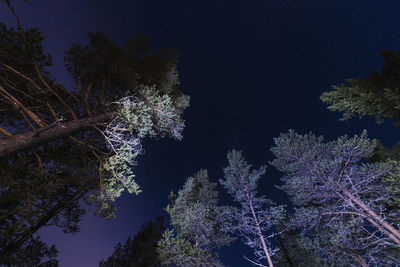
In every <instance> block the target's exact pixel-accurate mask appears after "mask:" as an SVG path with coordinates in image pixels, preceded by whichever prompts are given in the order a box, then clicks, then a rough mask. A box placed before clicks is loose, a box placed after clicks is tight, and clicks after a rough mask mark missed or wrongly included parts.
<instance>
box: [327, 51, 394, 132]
mask: <svg viewBox="0 0 400 267" xmlns="http://www.w3.org/2000/svg"><path fill="white" fill-rule="evenodd" d="M381 54H382V58H383V59H384V66H383V68H382V71H381V72H380V73H379V72H376V71H374V72H372V73H371V74H370V75H369V76H368V77H366V78H355V79H354V78H353V79H348V80H347V84H340V85H334V86H332V89H333V90H332V91H329V92H324V93H323V94H322V95H321V100H322V101H323V102H324V103H325V104H328V105H329V106H328V108H329V109H330V110H332V111H342V112H344V114H343V120H348V119H349V118H351V117H353V116H354V115H357V114H358V115H359V116H360V117H362V116H374V117H376V119H377V121H378V122H382V121H383V119H385V118H389V119H392V120H393V121H394V123H395V124H396V125H399V124H400V105H399V103H400V76H399V74H400V53H399V52H396V51H388V50H387V51H382V53H381Z"/></svg>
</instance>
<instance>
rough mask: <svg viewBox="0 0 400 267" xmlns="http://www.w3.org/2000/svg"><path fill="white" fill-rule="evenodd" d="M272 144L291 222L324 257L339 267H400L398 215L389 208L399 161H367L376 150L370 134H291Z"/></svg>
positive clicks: (399, 221)
mask: <svg viewBox="0 0 400 267" xmlns="http://www.w3.org/2000/svg"><path fill="white" fill-rule="evenodd" d="M274 140H275V145H276V146H275V147H273V148H272V149H271V151H272V152H273V154H274V155H275V159H274V160H273V161H272V165H273V166H275V167H276V168H277V169H278V170H280V171H282V172H284V173H285V174H286V175H285V176H284V177H283V178H282V181H283V182H284V185H283V186H282V187H281V188H282V189H283V190H285V191H286V193H287V194H288V195H289V197H290V198H291V200H292V202H293V204H294V205H295V206H296V213H295V215H294V219H293V221H294V223H295V225H296V226H297V227H299V228H301V229H303V232H304V233H308V234H309V235H311V236H313V235H314V236H315V237H317V238H318V240H319V241H322V242H320V247H319V249H320V251H321V253H322V254H323V255H324V256H325V257H333V258H335V257H336V260H337V262H339V263H340V264H339V265H341V266H346V265H347V266H359V265H360V264H361V265H363V266H367V265H373V266H377V265H380V264H381V265H382V264H383V265H385V264H389V265H390V264H400V262H399V259H400V229H399V228H398V225H399V223H400V220H399V218H400V216H399V215H400V214H399V212H398V210H392V209H387V208H386V207H387V205H386V204H387V201H388V200H389V199H391V196H392V195H391V192H390V190H388V184H387V182H386V179H387V178H388V177H390V176H392V175H394V176H398V175H399V174H400V173H398V171H399V169H398V168H397V162H395V161H392V160H386V161H382V162H374V163H367V162H365V161H364V159H366V158H369V157H370V156H371V155H372V153H373V151H374V149H375V142H374V141H373V140H369V139H368V138H367V135H366V132H364V133H363V134H361V135H360V136H355V137H353V138H348V137H346V136H344V137H340V138H338V140H336V141H332V142H327V143H325V142H324V141H323V138H322V137H316V136H315V135H313V134H306V135H299V134H297V133H295V132H294V131H289V133H287V134H281V136H280V137H279V138H275V139H274ZM317 243H318V242H317Z"/></svg>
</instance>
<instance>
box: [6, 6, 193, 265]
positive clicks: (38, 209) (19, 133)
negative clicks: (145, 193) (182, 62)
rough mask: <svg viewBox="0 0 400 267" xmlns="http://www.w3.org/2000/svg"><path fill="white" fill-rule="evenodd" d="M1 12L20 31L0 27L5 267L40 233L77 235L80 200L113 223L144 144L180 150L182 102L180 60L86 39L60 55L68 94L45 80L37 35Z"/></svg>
mask: <svg viewBox="0 0 400 267" xmlns="http://www.w3.org/2000/svg"><path fill="white" fill-rule="evenodd" d="M0 4H4V3H0ZM5 4H6V5H7V6H8V7H9V9H10V11H11V12H12V14H14V15H15V17H16V21H17V27H16V28H15V29H14V28H12V27H7V26H6V25H4V24H2V23H0V135H2V136H1V137H0V165H1V166H2V168H1V169H0V175H1V177H2V179H0V263H4V264H7V263H8V262H10V261H11V260H12V259H18V258H21V255H22V254H21V253H22V252H23V251H24V250H25V249H24V248H25V247H26V246H27V245H28V243H27V242H30V241H29V240H32V236H33V235H34V234H35V233H36V232H37V231H38V230H39V229H40V228H42V227H45V226H47V225H55V226H58V227H60V228H61V229H62V230H63V231H65V232H66V233H76V232H78V231H79V227H78V225H77V224H78V222H79V220H80V218H81V216H82V214H84V213H85V212H86V209H85V208H83V207H82V205H81V204H82V201H81V200H82V199H83V200H85V201H86V202H88V203H89V204H91V203H93V202H94V203H95V204H96V205H97V212H96V214H98V215H100V216H101V217H103V218H106V219H109V218H112V217H113V216H114V210H115V207H114V204H113V203H114V200H115V199H116V198H118V197H119V196H120V195H121V194H122V192H123V191H128V192H130V193H136V194H138V193H139V192H140V191H141V190H140V188H139V185H138V184H137V183H136V181H135V177H134V173H133V171H132V168H133V167H134V166H135V165H136V164H137V157H138V156H139V155H140V153H141V152H142V146H141V140H142V138H144V137H146V136H148V137H151V138H161V137H165V136H169V137H172V138H174V139H178V140H180V139H181V138H182V130H183V127H184V121H183V112H184V110H185V108H186V107H187V106H188V103H189V98H188V96H185V95H184V94H183V91H182V87H181V85H180V84H179V79H178V72H177V69H176V64H177V58H178V54H177V53H176V52H175V51H174V50H173V49H171V48H166V49H163V50H162V51H154V50H153V49H151V47H150V45H149V41H148V40H147V39H146V38H144V37H143V36H139V37H138V38H135V39H131V40H129V41H127V42H126V43H125V45H124V46H120V45H118V44H116V43H115V42H112V41H111V40H110V39H108V37H107V36H106V35H105V34H102V33H89V34H88V37H89V44H88V45H78V44H74V45H72V47H71V48H70V49H67V50H66V54H65V65H66V68H67V71H68V73H69V74H70V75H71V76H72V78H73V81H74V88H65V87H64V86H63V85H61V84H59V83H58V82H57V79H56V77H53V76H52V75H51V74H50V72H49V67H51V66H52V60H51V55H49V54H47V53H46V52H45V50H44V47H43V40H44V38H43V36H42V34H41V32H40V31H39V30H38V29H35V28H33V29H26V30H25V29H24V28H23V27H22V23H21V20H20V19H19V17H18V16H17V14H16V11H15V9H14V7H13V6H12V4H11V1H8V0H7V1H5ZM36 244H37V242H36ZM35 247H36V248H38V247H43V246H35ZM3 259H5V260H3Z"/></svg>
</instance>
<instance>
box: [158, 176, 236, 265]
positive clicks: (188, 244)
mask: <svg viewBox="0 0 400 267" xmlns="http://www.w3.org/2000/svg"><path fill="white" fill-rule="evenodd" d="M215 187H216V183H211V182H210V181H209V178H208V174H207V171H206V170H200V171H199V172H197V173H196V174H195V175H194V176H193V177H189V178H188V179H187V180H186V183H185V184H184V185H183V188H182V189H181V190H179V192H178V195H177V196H175V194H173V193H171V194H170V204H169V205H168V206H167V208H166V211H167V212H168V214H169V215H170V218H171V225H172V227H173V230H168V231H166V232H165V233H164V236H163V239H162V240H161V241H160V242H159V251H160V256H161V259H162V262H163V264H166V265H171V264H172V265H177V266H222V264H221V263H220V261H219V257H218V255H217V254H216V253H215V252H214V251H215V249H217V248H219V247H221V246H225V245H228V244H229V243H230V242H231V241H232V240H233V239H232V238H231V237H230V236H228V235H226V234H225V233H224V231H223V229H222V227H221V223H220V222H221V221H222V220H223V217H222V213H223V210H224V209H225V207H223V206H218V192H217V191H216V190H215Z"/></svg>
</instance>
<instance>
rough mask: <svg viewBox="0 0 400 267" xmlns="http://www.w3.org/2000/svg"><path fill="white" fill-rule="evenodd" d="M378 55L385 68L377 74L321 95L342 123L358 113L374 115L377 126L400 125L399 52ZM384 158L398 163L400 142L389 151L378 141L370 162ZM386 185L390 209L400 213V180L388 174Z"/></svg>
mask: <svg viewBox="0 0 400 267" xmlns="http://www.w3.org/2000/svg"><path fill="white" fill-rule="evenodd" d="M381 55H382V58H383V60H384V65H383V68H382V70H381V71H380V72H378V71H373V72H371V74H369V75H368V76H367V77H365V78H352V79H348V80H347V83H346V84H340V85H334V86H332V89H333V90H331V91H327V92H324V93H323V94H322V95H321V100H322V101H323V102H324V103H325V104H327V105H328V109H329V110H332V111H341V112H344V113H343V118H342V120H348V119H349V118H351V117H353V116H354V115H357V114H358V115H359V117H360V118H362V117H363V116H374V117H375V118H376V120H377V122H378V123H381V122H383V120H384V119H389V120H391V121H393V122H394V124H395V125H396V126H398V125H400V105H399V103H400V52H396V51H390V50H385V51H382V52H381ZM386 159H393V160H397V161H400V141H399V142H398V143H397V144H396V145H394V146H393V147H392V148H385V147H384V146H383V145H382V144H381V143H380V142H378V144H377V146H376V148H375V152H374V153H373V155H372V156H371V157H370V158H369V161H381V160H386ZM399 165H400V163H399ZM386 182H387V183H388V184H389V190H390V191H391V192H392V197H391V199H392V201H391V206H392V208H396V209H398V210H400V189H399V188H400V177H399V176H393V175H391V176H390V177H387V178H386Z"/></svg>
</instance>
